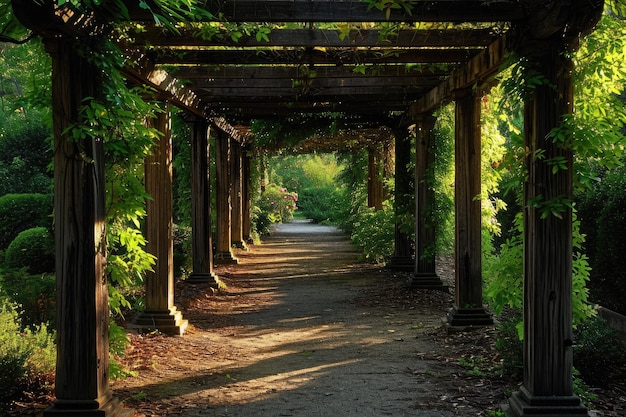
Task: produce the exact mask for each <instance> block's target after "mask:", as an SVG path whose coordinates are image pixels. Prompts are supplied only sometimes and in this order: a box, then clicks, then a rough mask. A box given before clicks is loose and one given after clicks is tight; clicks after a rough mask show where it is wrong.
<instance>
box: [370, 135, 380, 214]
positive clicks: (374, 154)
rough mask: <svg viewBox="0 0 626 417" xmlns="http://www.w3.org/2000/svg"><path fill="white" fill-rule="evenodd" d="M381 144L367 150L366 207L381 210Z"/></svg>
mask: <svg viewBox="0 0 626 417" xmlns="http://www.w3.org/2000/svg"><path fill="white" fill-rule="evenodd" d="M381 148H382V144H380V143H377V144H374V145H373V146H370V147H369V148H368V149H367V157H368V163H367V206H368V207H374V208H375V209H376V210H382V209H383V174H382V166H381V161H382V151H381Z"/></svg>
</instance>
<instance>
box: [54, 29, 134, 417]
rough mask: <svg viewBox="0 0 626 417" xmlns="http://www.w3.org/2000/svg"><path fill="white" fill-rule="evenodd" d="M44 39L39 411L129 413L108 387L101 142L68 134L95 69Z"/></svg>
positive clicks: (70, 48)
mask: <svg viewBox="0 0 626 417" xmlns="http://www.w3.org/2000/svg"><path fill="white" fill-rule="evenodd" d="M44 43H45V45H46V50H47V51H48V53H49V54H50V55H51V57H52V106H53V108H52V114H53V124H54V149H55V150H56V151H55V153H54V201H55V207H54V220H55V246H56V279H57V341H56V342H57V364H56V383H55V392H56V401H55V402H54V404H53V405H52V407H50V408H49V409H47V410H46V411H45V412H44V416H46V417H52V416H54V417H59V416H63V417H65V416H67V417H69V416H76V415H81V416H86V417H88V416H94V417H96V416H98V417H118V416H132V415H133V411H132V410H126V409H123V408H122V407H121V405H120V403H119V401H118V400H117V399H116V398H115V397H114V396H113V394H112V391H111V389H110V387H109V374H108V372H109V304H108V292H107V279H106V275H105V264H106V233H105V214H104V211H105V209H104V196H105V183H104V155H103V143H102V140H101V139H100V138H85V139H80V140H75V139H72V138H71V134H68V133H66V129H68V128H69V127H70V126H71V125H72V124H74V123H77V122H79V119H80V115H79V109H80V106H81V105H82V103H83V100H86V99H87V98H88V97H98V96H99V89H100V88H99V79H100V72H99V71H98V70H97V69H96V68H95V67H94V66H93V64H91V63H89V62H87V61H86V60H85V59H83V58H81V57H79V56H78V55H77V54H76V51H77V50H78V49H79V48H78V47H77V46H76V45H75V44H74V43H73V42H72V41H71V39H66V38H62V37H57V38H52V39H46V40H45V41H44Z"/></svg>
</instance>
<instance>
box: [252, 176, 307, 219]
mask: <svg viewBox="0 0 626 417" xmlns="http://www.w3.org/2000/svg"><path fill="white" fill-rule="evenodd" d="M297 201H298V195H297V194H296V193H295V192H289V191H287V189H286V188H284V187H280V186H278V185H275V184H269V185H267V186H266V187H265V191H263V193H261V196H260V197H259V201H258V202H257V205H258V207H259V208H260V210H261V212H262V213H265V214H266V215H267V219H268V220H269V222H270V223H288V222H290V221H291V220H292V219H293V213H294V211H296V209H297V206H296V203H297Z"/></svg>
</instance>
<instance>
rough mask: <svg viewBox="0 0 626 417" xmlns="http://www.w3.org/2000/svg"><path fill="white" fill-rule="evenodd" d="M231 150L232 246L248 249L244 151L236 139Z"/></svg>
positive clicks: (232, 142)
mask: <svg viewBox="0 0 626 417" xmlns="http://www.w3.org/2000/svg"><path fill="white" fill-rule="evenodd" d="M230 149H231V163H230V178H231V189H230V192H231V201H232V212H231V223H230V230H231V232H230V235H231V244H232V246H234V247H236V248H239V249H248V248H247V247H246V242H245V241H244V240H243V149H242V146H241V144H240V143H239V142H237V141H236V140H234V139H231V141H230Z"/></svg>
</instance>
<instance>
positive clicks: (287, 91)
mask: <svg viewBox="0 0 626 417" xmlns="http://www.w3.org/2000/svg"><path fill="white" fill-rule="evenodd" d="M426 91H427V89H426V88H424V87H421V86H407V87H404V86H384V85H383V86H375V85H374V84H372V85H370V86H369V87H360V86H356V87H347V86H346V87H342V86H337V87H307V86H302V87H295V88H292V87H282V88H271V89H269V88H264V87H261V88H238V87H234V88H230V87H224V88H219V87H217V88H207V89H202V90H198V92H197V94H198V96H199V97H201V98H202V99H203V100H205V101H214V100H222V99H224V100H226V99H228V100H240V99H241V98H248V97H249V98H250V99H254V98H262V99H274V98H276V99H284V98H287V99H295V98H308V99H310V100H313V101H320V100H324V99H325V98H329V97H332V98H338V99H341V97H344V96H348V97H350V96H352V97H372V96H381V97H391V96H395V97H407V98H408V97H412V98H413V99H417V98H418V97H419V96H421V95H422V94H424V93H425V92H426ZM416 96H418V97H416Z"/></svg>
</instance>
